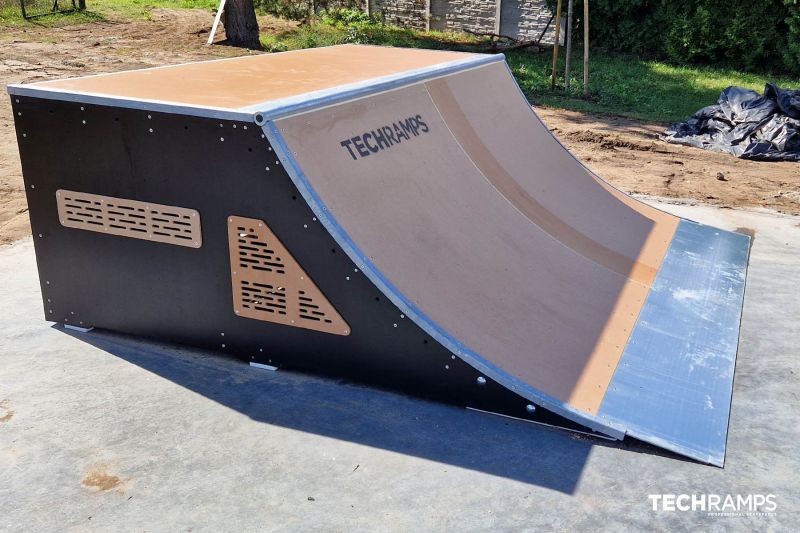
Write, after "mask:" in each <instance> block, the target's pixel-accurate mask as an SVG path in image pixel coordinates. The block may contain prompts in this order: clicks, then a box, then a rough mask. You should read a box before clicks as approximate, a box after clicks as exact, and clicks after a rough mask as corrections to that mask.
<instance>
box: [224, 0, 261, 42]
mask: <svg viewBox="0 0 800 533" xmlns="http://www.w3.org/2000/svg"><path fill="white" fill-rule="evenodd" d="M223 24H224V25H225V37H226V38H227V44H231V45H233V46H242V47H245V48H252V49H256V50H258V49H260V48H261V43H260V42H259V40H258V21H257V20H256V10H255V8H254V7H253V0H227V2H225V16H224V20H223Z"/></svg>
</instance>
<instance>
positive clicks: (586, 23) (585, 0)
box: [583, 0, 589, 96]
mask: <svg viewBox="0 0 800 533" xmlns="http://www.w3.org/2000/svg"><path fill="white" fill-rule="evenodd" d="M583 95H584V96H589V0H583Z"/></svg>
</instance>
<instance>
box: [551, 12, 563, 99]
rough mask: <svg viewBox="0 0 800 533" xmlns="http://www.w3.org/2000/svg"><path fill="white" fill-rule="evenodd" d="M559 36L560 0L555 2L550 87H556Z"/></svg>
mask: <svg viewBox="0 0 800 533" xmlns="http://www.w3.org/2000/svg"><path fill="white" fill-rule="evenodd" d="M560 38H561V0H558V4H556V38H555V42H554V43H553V74H552V76H550V88H551V89H555V88H556V69H557V68H558V41H559V39H560Z"/></svg>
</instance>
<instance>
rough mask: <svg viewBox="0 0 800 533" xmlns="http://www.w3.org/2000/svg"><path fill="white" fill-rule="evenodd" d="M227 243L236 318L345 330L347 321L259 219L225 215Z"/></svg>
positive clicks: (345, 332) (328, 330) (336, 332)
mask: <svg viewBox="0 0 800 533" xmlns="http://www.w3.org/2000/svg"><path fill="white" fill-rule="evenodd" d="M228 244H229V247H230V256H231V280H232V284H233V310H234V312H235V313H236V314H237V315H238V316H241V317H245V318H252V319H255V320H263V321H266V322H276V323H278V324H285V325H287V326H294V327H298V328H306V329H313V330H316V331H322V332H325V333H332V334H334V335H349V334H350V326H349V325H348V324H347V322H345V321H344V319H343V318H342V317H341V315H339V313H338V312H336V309H334V308H333V306H332V305H331V303H330V302H329V301H328V299H327V298H325V295H324V294H322V292H321V291H320V290H319V288H317V286H316V285H315V284H314V282H313V281H311V279H309V277H308V274H306V272H305V271H304V270H303V268H302V267H301V266H300V264H299V263H298V262H297V261H296V260H295V259H294V257H292V255H291V254H290V253H289V250H287V249H286V247H285V246H284V245H283V244H282V243H281V241H280V240H278V237H276V236H275V234H274V233H272V231H271V230H270V229H269V227H268V226H267V224H266V223H265V222H264V221H263V220H258V219H256V218H245V217H238V216H232V217H228Z"/></svg>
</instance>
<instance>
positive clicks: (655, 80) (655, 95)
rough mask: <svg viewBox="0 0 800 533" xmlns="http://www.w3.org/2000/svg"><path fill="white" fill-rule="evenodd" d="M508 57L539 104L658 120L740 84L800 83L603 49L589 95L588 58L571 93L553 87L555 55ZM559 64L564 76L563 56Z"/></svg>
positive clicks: (592, 69) (675, 117)
mask: <svg viewBox="0 0 800 533" xmlns="http://www.w3.org/2000/svg"><path fill="white" fill-rule="evenodd" d="M507 60H508V63H509V65H510V67H511V70H512V72H513V73H514V76H515V77H516V78H517V81H518V82H519V84H520V86H521V87H522V90H523V91H524V92H525V94H526V95H527V96H528V98H529V99H530V100H531V101H532V102H533V103H534V104H544V105H549V106H553V107H560V108H566V109H574V110H578V111H589V112H594V113H613V114H617V115H623V116H629V117H631V118H636V119H640V120H648V121H654V122H677V121H681V120H685V119H686V118H688V117H689V116H690V115H691V114H692V113H694V112H695V111H697V110H698V109H700V108H702V107H704V106H707V105H710V104H713V103H715V102H716V101H717V98H719V94H720V92H721V91H722V90H723V89H725V88H726V87H729V86H731V85H739V86H741V87H746V88H748V89H753V90H756V91H759V92H761V91H762V90H763V89H764V84H765V83H767V82H770V81H771V82H775V83H777V84H778V85H780V86H781V87H800V80H798V79H792V78H787V77H771V76H768V75H760V74H751V73H746V72H740V71H737V70H733V69H723V68H714V67H700V66H691V67H687V66H677V65H670V64H667V63H662V62H659V61H651V60H645V59H640V58H636V57H627V56H613V55H609V54H605V53H598V54H595V55H594V56H593V57H591V59H590V62H589V90H590V94H589V97H587V98H584V97H583V96H582V92H583V58H582V57H581V56H580V55H579V56H577V57H576V58H575V60H574V63H573V65H574V71H573V75H572V78H571V81H570V86H571V87H570V92H569V94H567V93H565V92H564V91H563V80H560V82H559V85H560V86H561V87H559V88H558V89H557V90H555V91H553V90H551V89H550V69H551V66H552V55H551V54H550V53H546V54H529V53H525V52H512V53H509V54H508V55H507ZM559 70H560V72H561V74H562V76H563V60H562V62H561V63H560V67H559Z"/></svg>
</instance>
